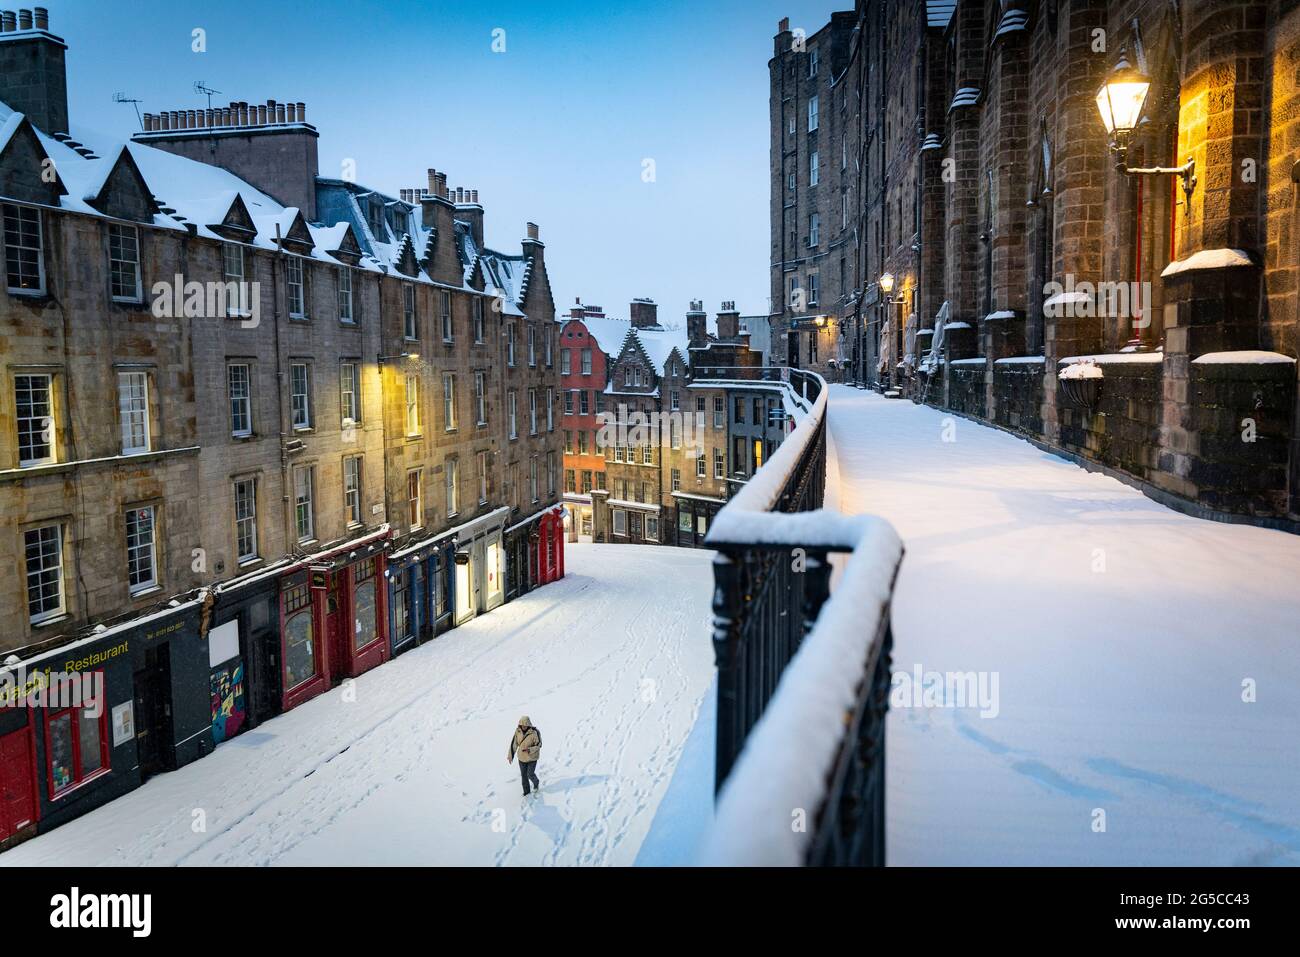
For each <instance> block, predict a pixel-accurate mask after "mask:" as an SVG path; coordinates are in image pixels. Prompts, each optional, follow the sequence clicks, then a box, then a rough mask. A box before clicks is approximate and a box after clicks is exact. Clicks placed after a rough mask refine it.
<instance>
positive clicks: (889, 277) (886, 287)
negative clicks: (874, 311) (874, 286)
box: [880, 272, 894, 297]
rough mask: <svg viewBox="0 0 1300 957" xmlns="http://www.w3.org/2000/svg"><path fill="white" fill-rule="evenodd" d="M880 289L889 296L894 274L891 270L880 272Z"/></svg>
mask: <svg viewBox="0 0 1300 957" xmlns="http://www.w3.org/2000/svg"><path fill="white" fill-rule="evenodd" d="M880 291H881V292H883V293H884V294H885V296H886V297H888V296H889V294H890V293H891V292H893V291H894V274H893V273H892V272H887V273H882V274H881V276H880Z"/></svg>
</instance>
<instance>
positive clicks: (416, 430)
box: [406, 372, 423, 436]
mask: <svg viewBox="0 0 1300 957" xmlns="http://www.w3.org/2000/svg"><path fill="white" fill-rule="evenodd" d="M406 434H407V435H408V436H415V435H421V434H423V433H422V432H421V429H420V376H419V375H418V374H417V373H415V372H408V373H407V374H406Z"/></svg>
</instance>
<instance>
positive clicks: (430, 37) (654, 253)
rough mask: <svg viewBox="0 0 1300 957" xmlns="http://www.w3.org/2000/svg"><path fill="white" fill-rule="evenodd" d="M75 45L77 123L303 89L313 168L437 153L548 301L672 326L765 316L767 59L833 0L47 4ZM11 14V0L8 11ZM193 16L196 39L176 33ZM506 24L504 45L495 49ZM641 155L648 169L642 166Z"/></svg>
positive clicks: (393, 188)
mask: <svg viewBox="0 0 1300 957" xmlns="http://www.w3.org/2000/svg"><path fill="white" fill-rule="evenodd" d="M25 5H26V4H25ZM44 5H45V6H47V7H48V8H49V10H50V21H51V31H52V32H54V33H55V34H57V35H59V36H61V37H63V38H64V39H65V40H66V41H67V42H68V45H69V48H70V49H69V62H68V83H69V101H70V102H69V105H70V110H71V114H72V122H73V124H74V126H76V125H80V126H82V127H86V128H90V129H94V130H98V131H100V132H103V133H108V134H112V135H115V136H120V137H123V138H125V137H126V136H129V135H130V134H131V133H132V132H133V131H135V130H136V129H138V125H137V121H136V117H135V112H134V111H133V109H132V108H131V107H130V106H129V105H122V104H116V103H114V102H112V96H113V94H114V93H115V92H119V91H120V92H124V93H126V94H128V95H130V96H134V97H138V98H140V99H141V100H143V101H144V102H143V104H141V106H142V109H143V110H145V111H157V110H163V109H184V108H196V107H200V106H204V105H206V98H204V97H201V96H199V95H198V94H196V93H195V92H194V91H193V84H194V82H195V81H196V80H203V81H205V82H206V83H207V84H208V85H209V86H211V87H214V88H215V89H218V90H221V91H222V96H221V97H214V102H216V103H228V102H229V101H230V100H232V99H233V100H248V101H250V102H264V101H265V100H267V99H268V98H270V99H275V100H280V101H289V100H301V101H303V102H305V103H306V104H307V112H308V119H309V121H310V122H312V123H313V124H315V125H316V126H317V128H318V129H319V130H320V167H321V173H322V175H325V176H338V175H339V174H340V170H341V165H342V162H343V161H344V160H345V159H352V160H355V162H356V169H357V179H358V180H359V181H361V182H363V183H366V184H367V185H371V186H374V187H376V188H379V189H382V190H385V191H390V192H393V193H396V192H397V190H398V189H400V188H402V187H406V186H422V185H424V182H425V170H426V168H428V167H430V166H432V167H436V168H437V169H439V170H446V171H447V172H448V182H449V184H450V185H452V186H465V187H471V188H475V189H478V190H479V199H480V201H481V202H482V203H483V206H484V208H485V215H486V228H487V241H488V243H489V244H490V245H492V246H494V247H495V248H498V249H501V250H502V251H507V252H516V251H518V244H519V240H520V239H521V238H522V237H523V235H524V224H525V223H526V222H528V221H530V220H531V221H533V222H536V223H539V224H540V226H541V238H542V240H543V241H544V242H545V243H546V247H547V248H546V254H547V266H548V270H549V272H550V276H551V282H552V285H553V287H554V291H555V299H556V306H557V309H559V310H561V311H562V312H566V313H567V309H568V306H569V304H571V303H572V302H573V301H574V298H575V297H577V296H581V297H582V298H583V300H584V301H585V302H589V303H599V304H600V305H603V306H604V307H605V308H606V310H607V311H609V312H610V313H611V314H612V315H618V316H623V317H625V316H626V315H627V303H628V302H629V301H630V300H631V299H632V298H633V297H635V296H650V297H652V298H654V299H655V300H656V301H657V302H658V303H659V304H660V316H661V318H665V319H677V320H681V319H682V316H683V314H684V313H685V311H686V309H687V304H688V301H689V300H690V299H692V298H703V299H704V301H705V308H706V309H707V310H708V311H709V312H710V314H712V313H714V312H716V311H717V309H718V306H719V303H720V302H721V300H723V299H735V300H736V301H737V304H738V306H739V307H740V309H741V311H742V312H745V313H764V312H767V298H768V270H767V263H768V250H769V237H768V174H767V169H768V127H767V116H768V114H767V110H768V96H767V60H768V58H769V57H770V56H771V52H772V36H773V34H774V33H775V32H776V25H777V21H778V20H779V19H780V18H781V17H782V16H789V17H790V18H791V22H792V24H793V25H794V26H804V27H805V29H807V30H808V31H809V32H810V33H811V32H813V30H815V29H817V28H818V27H820V26H821V25H822V24H823V23H825V21H826V19H827V18H828V17H829V14H830V11H831V10H833V9H837V8H849V7H851V6H852V4H851V3H848V2H845V3H842V4H839V5H838V6H837V5H835V4H830V3H824V2H822V3H811V2H797V0H775V2H769V0H731V2H687V0H666V2H665V0H656V2H644V0H642V2H637V3H618V2H615V3H610V4H607V5H604V6H603V7H602V6H601V5H599V4H596V3H590V2H587V3H582V2H554V3H547V2H543V0H533V2H518V3H517V2H495V3H477V2H476V3H465V2H461V3H442V2H428V0H426V2H404V0H391V2H387V3H382V4H380V3H374V4H370V3H355V2H353V3H346V2H339V0H317V2H314V3H275V4H272V3H265V2H264V3H254V2H244V0H222V2H207V3H191V2H180V0H173V2H156V0H131V2H129V3H109V2H105V0H47V2H46V3H45V4H44ZM8 6H9V7H15V6H17V4H9V5H8ZM195 28H202V29H204V30H205V31H206V39H207V51H206V52H203V53H195V52H193V51H192V49H191V42H192V41H191V36H192V31H193V30H194V29H195ZM498 28H500V29H502V30H504V31H505V47H506V49H505V52H504V53H494V52H493V50H492V41H493V31H494V30H495V29H498ZM647 159H651V160H653V161H654V173H655V180H654V182H644V181H643V178H642V170H643V161H644V160H647Z"/></svg>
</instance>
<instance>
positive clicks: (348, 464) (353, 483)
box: [343, 455, 362, 528]
mask: <svg viewBox="0 0 1300 957" xmlns="http://www.w3.org/2000/svg"><path fill="white" fill-rule="evenodd" d="M361 469H362V462H361V456H359V455H349V456H347V457H346V458H344V459H343V520H344V522H346V523H347V525H348V527H349V528H351V527H354V526H357V525H360V524H361Z"/></svg>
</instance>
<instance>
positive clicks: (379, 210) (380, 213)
mask: <svg viewBox="0 0 1300 957" xmlns="http://www.w3.org/2000/svg"><path fill="white" fill-rule="evenodd" d="M366 210H367V212H368V213H369V215H368V216H367V218H368V219H369V220H370V231H371V232H372V233H374V234H375V238H376V239H383V238H384V237H385V236H386V233H385V230H384V204H383V203H382V202H381V201H380V200H378V199H372V200H371V201H370V202H369V203H368V204H367V206H366Z"/></svg>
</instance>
